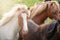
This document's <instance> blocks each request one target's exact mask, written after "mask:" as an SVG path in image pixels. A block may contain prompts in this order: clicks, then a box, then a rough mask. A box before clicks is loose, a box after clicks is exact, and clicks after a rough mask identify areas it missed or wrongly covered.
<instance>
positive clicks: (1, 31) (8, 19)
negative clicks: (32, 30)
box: [0, 4, 30, 40]
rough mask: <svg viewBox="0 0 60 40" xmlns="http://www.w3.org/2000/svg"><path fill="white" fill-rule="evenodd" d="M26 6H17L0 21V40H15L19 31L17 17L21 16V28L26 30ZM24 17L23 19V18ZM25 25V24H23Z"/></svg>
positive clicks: (27, 12)
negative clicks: (23, 27)
mask: <svg viewBox="0 0 60 40" xmlns="http://www.w3.org/2000/svg"><path fill="white" fill-rule="evenodd" d="M27 9H28V8H27V6H26V5H22V4H17V5H15V6H14V7H13V8H12V9H11V11H9V12H8V13H6V14H5V15H4V16H3V17H2V19H1V20H0V40H17V39H18V38H17V34H18V32H19V30H20V27H19V26H20V25H19V23H18V16H21V17H22V19H23V20H21V21H23V26H25V27H26V29H27V22H26V17H27V14H28V15H30V14H29V11H28V10H27ZM23 16H24V17H23ZM19 19H20V18H19ZM24 22H25V23H26V24H25V23H24Z"/></svg>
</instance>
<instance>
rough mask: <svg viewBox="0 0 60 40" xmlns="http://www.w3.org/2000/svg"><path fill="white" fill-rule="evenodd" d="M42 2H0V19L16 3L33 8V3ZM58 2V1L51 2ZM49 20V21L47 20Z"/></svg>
mask: <svg viewBox="0 0 60 40" xmlns="http://www.w3.org/2000/svg"><path fill="white" fill-rule="evenodd" d="M42 1H44V0H0V19H1V18H2V15H3V14H4V13H6V12H8V11H9V10H10V9H11V7H12V6H14V5H15V4H17V3H25V4H26V5H27V6H28V7H30V6H33V5H34V3H35V2H42ZM53 1H60V0H53ZM48 20H50V19H48Z"/></svg>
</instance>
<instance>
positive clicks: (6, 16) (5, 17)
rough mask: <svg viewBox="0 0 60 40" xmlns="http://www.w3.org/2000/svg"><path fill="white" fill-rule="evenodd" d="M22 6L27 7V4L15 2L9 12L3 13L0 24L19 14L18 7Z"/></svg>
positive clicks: (21, 7)
mask: <svg viewBox="0 0 60 40" xmlns="http://www.w3.org/2000/svg"><path fill="white" fill-rule="evenodd" d="M23 8H24V9H27V6H26V5H25V4H16V5H15V6H14V7H12V9H11V10H10V11H9V12H7V13H5V14H4V15H3V17H2V19H1V20H0V26H2V25H5V24H6V23H8V22H9V21H11V19H12V18H14V17H15V16H17V15H19V13H18V12H19V11H20V10H19V9H23Z"/></svg>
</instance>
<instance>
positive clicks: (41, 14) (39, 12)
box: [30, 1, 59, 25]
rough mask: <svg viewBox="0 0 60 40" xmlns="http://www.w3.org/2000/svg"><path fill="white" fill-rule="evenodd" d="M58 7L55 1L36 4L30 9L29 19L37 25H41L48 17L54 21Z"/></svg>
mask: <svg viewBox="0 0 60 40" xmlns="http://www.w3.org/2000/svg"><path fill="white" fill-rule="evenodd" d="M58 7H59V4H58V2H55V1H46V2H37V3H35V5H34V6H32V7H31V8H30V12H31V19H32V20H34V22H35V23H37V24H38V25H40V24H43V23H44V21H45V20H46V19H47V18H48V17H49V18H50V19H56V15H57V13H58V10H59V8H58Z"/></svg>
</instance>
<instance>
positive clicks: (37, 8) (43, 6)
mask: <svg viewBox="0 0 60 40" xmlns="http://www.w3.org/2000/svg"><path fill="white" fill-rule="evenodd" d="M40 4H41V5H39V4H38V3H35V5H34V6H33V7H32V8H31V9H30V11H31V10H32V11H33V12H32V13H31V14H32V16H31V18H33V17H34V16H35V15H36V14H37V13H38V12H39V13H38V14H40V13H41V12H42V11H44V10H45V9H46V7H47V4H46V3H44V2H41V3H40ZM34 8H35V10H33V9H34Z"/></svg>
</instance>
